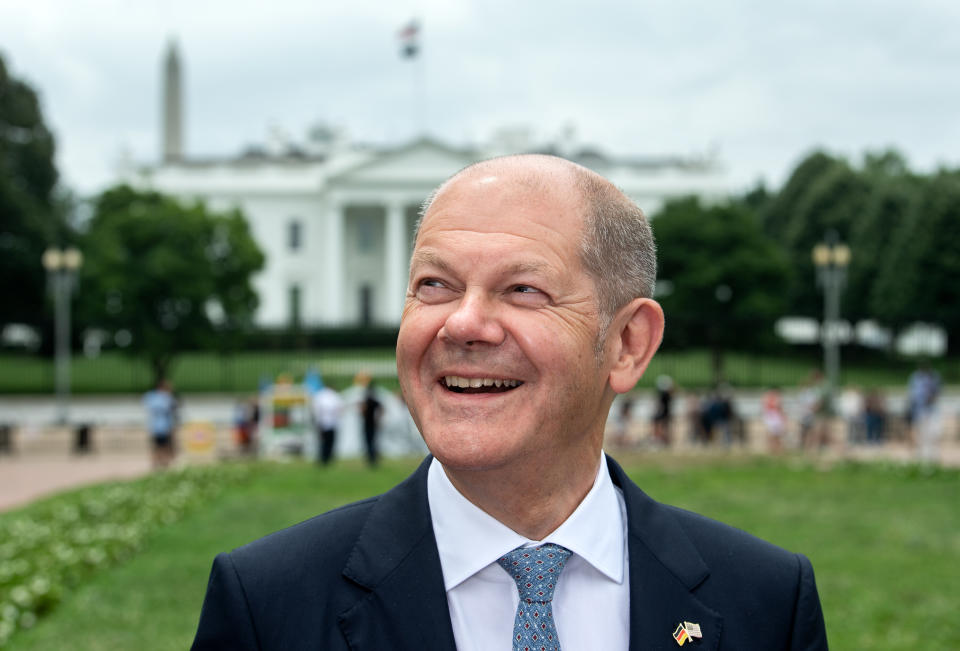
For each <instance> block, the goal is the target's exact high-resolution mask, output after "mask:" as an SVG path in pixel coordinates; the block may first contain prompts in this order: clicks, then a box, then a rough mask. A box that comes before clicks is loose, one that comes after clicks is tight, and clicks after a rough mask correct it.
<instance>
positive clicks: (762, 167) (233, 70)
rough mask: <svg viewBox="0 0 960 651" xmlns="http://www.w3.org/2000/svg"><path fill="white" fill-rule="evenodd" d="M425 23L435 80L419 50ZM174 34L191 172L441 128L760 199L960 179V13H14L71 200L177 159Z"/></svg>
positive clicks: (395, 6)
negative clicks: (509, 139)
mask: <svg viewBox="0 0 960 651" xmlns="http://www.w3.org/2000/svg"><path fill="white" fill-rule="evenodd" d="M588 5H589V7H590V8H589V9H587V8H586V7H587V6H588ZM412 17H417V18H419V20H420V22H421V25H422V30H421V45H422V59H421V60H420V61H419V62H417V63H414V64H412V63H411V62H409V61H404V60H401V58H400V57H399V41H398V37H397V33H398V31H399V30H400V28H401V27H402V26H403V25H404V24H405V23H406V22H408V21H409V20H410V19H411V18H412ZM171 36H175V37H176V38H177V40H178V42H179V46H180V50H181V54H182V57H183V64H184V71H185V93H186V111H185V114H186V151H187V153H188V154H189V155H228V154H233V153H236V152H238V151H239V150H240V149H242V148H243V147H244V146H246V145H248V144H250V143H254V142H261V143H262V142H264V141H265V139H266V134H267V132H268V129H269V128H271V127H272V126H277V127H280V128H282V129H283V130H285V131H286V132H288V133H290V134H291V136H293V137H294V138H301V137H302V136H303V134H305V132H306V131H307V129H308V128H309V126H310V125H312V124H314V123H316V122H326V123H328V124H332V125H336V126H339V127H343V128H345V129H347V130H348V131H349V133H350V134H351V135H352V136H353V137H354V138H355V139H357V140H360V141H364V142H368V143H372V144H381V145H383V144H387V145H389V144H401V143H403V142H405V141H408V140H409V139H411V138H412V137H413V136H414V135H415V134H416V133H417V130H418V124H419V122H420V121H422V122H423V124H425V125H426V127H427V131H428V132H429V133H430V134H431V135H433V136H435V137H439V138H441V139H443V140H446V141H448V142H450V143H451V144H454V145H463V144H470V143H476V142H478V141H481V140H484V139H486V138H488V137H489V136H490V135H491V134H492V133H493V132H494V131H495V130H496V129H497V128H500V127H505V126H528V127H530V128H531V129H532V130H533V133H534V134H535V135H537V136H538V137H539V138H540V139H547V138H549V137H551V136H554V135H555V134H558V133H560V132H561V131H562V130H563V129H564V128H565V127H566V125H573V126H574V127H575V129H576V133H577V137H578V140H579V141H581V142H582V143H584V144H589V145H594V146H598V147H600V148H601V149H604V150H607V151H609V152H611V153H616V154H625V155H641V156H642V155H656V154H684V155H686V154H698V153H700V154H702V153H706V152H709V151H711V150H714V149H716V150H718V151H719V155H720V158H721V160H722V161H723V162H724V163H725V164H726V166H727V167H728V169H729V172H730V175H731V178H732V180H733V181H734V182H735V183H736V184H738V185H740V186H744V187H745V186H746V185H749V184H751V183H753V182H754V181H756V180H758V179H761V178H763V179H765V180H766V181H767V182H768V184H771V185H773V186H778V185H779V184H780V183H781V182H782V181H783V180H784V178H785V176H786V175H787V174H788V173H789V171H790V170H791V169H792V167H793V165H794V164H795V163H796V162H797V161H798V160H799V159H800V158H801V157H802V156H803V155H804V154H805V153H807V152H808V151H809V150H811V149H812V148H814V147H816V146H822V147H826V148H827V149H829V150H831V151H833V152H835V153H839V154H842V155H846V156H848V157H850V158H851V159H853V160H858V159H859V158H860V156H861V155H862V153H863V152H864V151H865V150H867V149H878V148H883V147H887V146H893V147H896V148H898V149H900V150H901V151H902V152H903V153H904V154H905V155H906V156H907V158H908V160H909V161H910V163H911V165H912V166H913V167H914V168H916V169H920V170H924V171H926V170H930V169H933V168H934V167H936V166H937V165H938V164H945V165H950V166H957V165H960V2H956V1H955V0H913V1H912V2H909V3H908V2H903V1H898V2H885V1H883V0H846V1H842V2H836V1H835V0H831V1H829V2H827V1H822V0H805V1H804V2H780V3H778V2H770V1H769V0H756V1H755V0H728V1H727V2H703V1H698V2H690V1H687V0H663V1H660V0H658V1H655V2H650V1H642V0H634V1H632V2H614V1H612V0H593V1H592V2H590V3H587V2H577V3H573V2H563V1H561V0H549V1H548V0H531V1H528V2H523V1H522V0H512V1H510V2H507V1H501V0H490V1H482V0H464V1H461V2H457V1H456V0H449V1H441V0H393V1H390V2H388V1H386V0H381V1H376V2H375V1H372V0H352V1H350V2H324V1H322V0H303V1H300V0H270V1H263V2H243V1H242V0H230V1H225V0H163V1H155V0H0V53H2V55H3V56H4V58H5V60H6V63H7V66H8V68H10V70H11V71H12V72H13V73H14V74H15V75H16V76H18V77H20V78H23V79H25V80H27V81H28V82H29V83H30V84H31V85H32V86H33V87H34V88H35V89H36V90H37V91H39V93H40V95H41V99H42V104H43V110H44V114H45V116H46V119H47V121H48V123H49V124H50V125H51V127H52V128H53V130H54V132H55V133H56V136H57V143H58V164H59V168H60V171H61V174H62V176H63V178H64V180H65V182H66V183H67V185H69V186H70V187H72V188H73V189H75V190H77V191H79V192H81V193H89V192H93V191H96V190H98V189H101V188H102V187H104V186H105V185H106V184H109V183H110V182H111V180H112V179H113V178H114V169H115V165H116V162H117V161H118V160H119V158H120V157H121V155H122V153H123V152H125V151H126V152H129V154H130V155H132V157H133V158H134V159H135V160H137V161H140V162H152V161H155V160H156V159H157V158H158V156H159V149H160V145H159V142H160V135H159V124H160V114H159V106H160V70H161V61H162V56H163V52H164V49H165V48H166V45H167V42H168V40H169V38H170V37H171ZM416 66H421V72H422V90H423V92H422V96H423V97H424V98H425V101H423V102H418V101H417V96H418V94H417V92H416V90H415V89H416V88H417V81H416V80H417V77H416V73H415V70H416ZM418 106H422V107H424V112H423V114H422V116H420V113H419V111H418ZM418 116H420V117H418Z"/></svg>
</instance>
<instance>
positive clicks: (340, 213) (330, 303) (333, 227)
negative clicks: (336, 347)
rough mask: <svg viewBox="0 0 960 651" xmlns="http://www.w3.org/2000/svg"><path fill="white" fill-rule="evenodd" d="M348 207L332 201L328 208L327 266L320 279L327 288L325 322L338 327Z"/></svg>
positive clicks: (340, 310) (340, 319) (341, 320)
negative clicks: (344, 224)
mask: <svg viewBox="0 0 960 651" xmlns="http://www.w3.org/2000/svg"><path fill="white" fill-rule="evenodd" d="M345 210H346V207H345V206H344V205H343V204H342V203H340V202H339V201H331V202H330V203H329V204H328V207H327V229H326V230H327V233H326V235H327V242H326V247H325V248H326V264H325V265H324V270H323V277H322V278H319V279H317V280H319V281H320V282H322V283H323V284H324V285H325V286H326V292H325V301H324V306H323V313H324V321H326V322H327V323H330V324H333V325H338V324H340V323H342V322H343V320H344V314H343V284H344V278H343V249H344V247H345V246H346V244H345V242H344V240H343V232H344V227H343V220H344V212H345Z"/></svg>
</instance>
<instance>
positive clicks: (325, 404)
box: [310, 381, 343, 466]
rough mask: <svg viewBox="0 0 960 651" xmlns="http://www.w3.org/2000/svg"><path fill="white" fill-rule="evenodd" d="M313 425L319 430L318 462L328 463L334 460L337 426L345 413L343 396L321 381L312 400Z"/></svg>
mask: <svg viewBox="0 0 960 651" xmlns="http://www.w3.org/2000/svg"><path fill="white" fill-rule="evenodd" d="M310 406H311V408H312V413H313V425H314V427H315V428H316V430H317V439H318V443H319V445H318V454H317V462H318V463H321V464H323V465H325V466H326V465H328V464H329V463H330V462H331V461H332V460H333V447H334V445H335V444H336V440H337V428H338V427H339V426H340V415H341V414H342V413H343V398H341V397H340V394H339V393H337V392H336V391H334V390H333V389H331V388H330V387H329V386H327V385H325V384H323V382H322V381H321V382H320V388H319V389H317V391H315V392H314V394H313V397H312V398H311V400H310Z"/></svg>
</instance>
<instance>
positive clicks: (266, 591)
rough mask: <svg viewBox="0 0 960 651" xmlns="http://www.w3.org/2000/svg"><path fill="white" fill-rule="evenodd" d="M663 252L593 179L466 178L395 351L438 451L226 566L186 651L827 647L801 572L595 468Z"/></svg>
mask: <svg viewBox="0 0 960 651" xmlns="http://www.w3.org/2000/svg"><path fill="white" fill-rule="evenodd" d="M655 268H656V263H655V257H654V247H653V240H652V236H651V233H650V230H649V227H648V225H647V223H646V221H645V219H644V217H643V214H642V213H641V212H640V210H639V209H638V208H637V207H636V206H635V205H634V204H633V203H632V202H631V201H630V200H629V199H627V198H626V197H625V196H624V195H623V194H622V193H620V192H619V191H618V190H616V188H614V187H613V186H612V185H611V184H610V183H609V182H608V181H606V180H605V179H603V178H602V177H600V176H598V175H596V174H594V173H593V172H591V171H589V170H586V169H584V168H582V167H579V166H577V165H574V164H572V163H570V162H568V161H564V160H562V159H559V158H554V157H548V156H514V157H505V158H500V159H494V160H491V161H486V162H483V163H479V164H477V165H474V166H471V167H469V168H467V169H466V170H464V171H462V172H460V173H459V174H457V175H455V176H454V177H453V178H452V179H450V180H449V181H447V182H446V183H445V184H443V185H442V186H441V187H440V188H439V189H438V190H437V192H436V193H435V194H434V195H433V196H432V197H431V199H430V200H429V202H428V204H427V206H426V208H425V211H424V216H423V219H422V221H421V224H420V225H419V227H418V231H417V236H416V244H415V248H414V253H413V258H412V261H411V268H410V284H409V287H408V292H407V300H406V304H405V307H404V312H403V318H402V321H401V327H400V334H399V337H398V341H397V368H398V375H399V378H400V384H401V387H402V389H403V394H404V398H405V400H406V402H407V404H408V406H409V407H410V410H411V413H412V414H413V417H414V420H415V421H416V423H417V426H418V427H419V429H420V432H421V434H422V435H423V437H424V440H425V442H426V444H427V447H428V448H429V449H430V452H431V457H428V459H427V460H426V461H424V463H423V464H421V466H420V468H419V469H418V470H417V471H416V472H415V473H414V474H413V475H412V476H411V477H410V478H409V479H407V480H406V481H405V482H403V483H402V484H400V485H399V486H397V487H395V488H394V489H393V490H391V491H389V492H388V493H386V494H384V495H382V496H380V497H376V498H371V499H369V500H365V501H363V502H358V503H355V504H351V505H348V506H345V507H342V508H340V509H337V510H334V511H331V512H330V513H326V514H324V515H321V516H318V517H316V518H314V519H312V520H309V521H307V522H304V523H301V524H299V525H296V526H294V527H291V528H289V529H286V530H284V531H281V532H278V533H275V534H273V535H271V536H268V537H266V538H264V539H262V540H259V541H257V542H254V543H252V544H250V545H247V546H245V547H242V548H240V549H237V550H234V551H233V552H231V553H230V554H221V555H219V556H218V557H217V559H216V561H215V562H214V567H213V572H212V573H211V577H210V584H209V587H208V591H207V597H206V600H205V602H204V606H203V611H202V613H201V618H200V625H199V629H198V631H197V637H196V640H195V642H194V648H195V649H285V650H286V649H352V650H354V651H358V650H372V649H417V650H424V649H426V650H433V649H454V648H456V649H458V650H459V651H472V650H476V651H480V650H487V649H503V650H504V651H506V650H508V649H511V648H512V649H514V650H517V649H541V650H543V651H545V650H546V649H561V648H562V649H564V651H591V650H594V649H623V650H627V649H631V650H633V649H669V648H674V647H676V646H677V645H679V646H681V647H682V646H685V645H687V644H690V645H691V646H694V647H698V648H704V649H764V650H767V649H826V647H827V644H826V635H825V632H824V625H823V616H822V613H821V609H820V602H819V598H818V596H817V590H816V586H815V584H814V579H813V570H812V568H811V566H810V563H809V561H807V559H806V558H804V557H803V556H801V555H797V554H792V553H789V552H786V551H784V550H781V549H779V548H777V547H774V546H772V545H770V544H768V543H765V542H763V541H760V540H758V539H756V538H753V537H752V536H750V535H748V534H746V533H743V532H741V531H738V530H735V529H733V528H731V527H727V526H725V525H722V524H719V523H717V522H714V521H711V520H708V519H706V518H703V517H701V516H698V515H695V514H692V513H689V512H686V511H683V510H680V509H676V508H673V507H668V506H664V505H661V504H658V503H657V502H655V501H653V500H652V499H650V498H649V497H647V496H646V495H645V494H644V493H643V492H642V491H641V490H640V489H639V488H638V487H637V486H636V485H634V484H633V483H632V482H631V481H630V479H629V478H627V477H626V475H625V474H624V473H623V471H622V470H621V469H620V467H619V466H618V465H617V464H616V463H615V462H614V461H613V460H612V459H609V458H608V457H606V456H605V455H604V454H603V452H602V443H603V433H604V426H605V423H606V419H607V414H608V413H609V409H610V405H611V403H612V401H613V398H614V396H615V395H616V394H618V393H624V392H626V391H629V390H630V389H632V388H633V386H634V385H635V384H636V382H637V380H638V379H639V378H640V376H641V375H642V374H643V372H644V370H645V369H646V367H647V365H648V364H649V362H650V359H651V358H652V356H653V354H654V352H655V351H656V349H657V347H658V345H659V343H660V339H661V336H662V333H663V313H662V311H661V309H660V307H659V305H658V304H657V303H656V302H654V301H653V300H652V298H651V296H652V294H653V279H654V272H655Z"/></svg>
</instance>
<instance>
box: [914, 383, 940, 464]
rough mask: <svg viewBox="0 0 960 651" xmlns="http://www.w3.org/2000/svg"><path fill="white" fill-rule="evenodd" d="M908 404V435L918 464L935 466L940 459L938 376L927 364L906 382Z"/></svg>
mask: <svg viewBox="0 0 960 651" xmlns="http://www.w3.org/2000/svg"><path fill="white" fill-rule="evenodd" d="M907 386H908V392H909V400H910V424H911V428H910V432H911V437H912V438H913V441H914V442H915V444H916V446H917V456H918V458H919V459H920V461H923V462H927V463H936V462H937V461H939V459H940V439H941V438H942V436H943V421H942V417H941V413H940V409H939V408H938V405H937V400H938V398H939V397H940V374H939V373H937V372H936V371H935V370H933V368H931V367H930V365H929V364H922V365H921V366H920V367H919V368H918V369H917V370H916V371H914V372H913V373H911V374H910V378H909V380H908V384H907Z"/></svg>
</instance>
